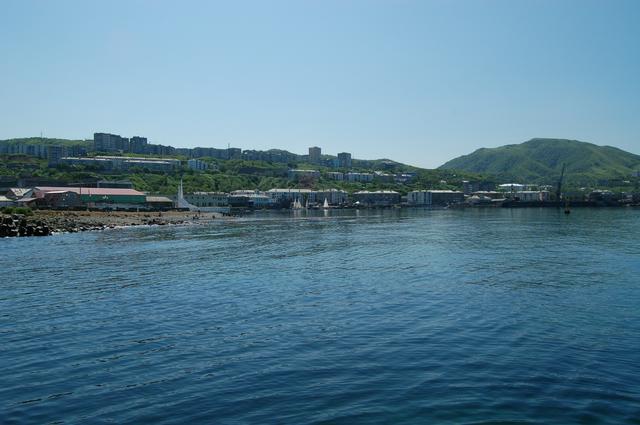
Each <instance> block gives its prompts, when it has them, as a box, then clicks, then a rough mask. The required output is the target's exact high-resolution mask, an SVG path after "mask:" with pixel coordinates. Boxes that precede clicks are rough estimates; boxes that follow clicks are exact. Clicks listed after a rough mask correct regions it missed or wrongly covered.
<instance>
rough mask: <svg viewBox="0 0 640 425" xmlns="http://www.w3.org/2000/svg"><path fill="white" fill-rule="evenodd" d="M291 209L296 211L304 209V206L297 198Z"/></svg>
mask: <svg viewBox="0 0 640 425" xmlns="http://www.w3.org/2000/svg"><path fill="white" fill-rule="evenodd" d="M291 209H294V210H301V209H302V204H301V203H300V200H298V198H296V200H295V201H293V205H291Z"/></svg>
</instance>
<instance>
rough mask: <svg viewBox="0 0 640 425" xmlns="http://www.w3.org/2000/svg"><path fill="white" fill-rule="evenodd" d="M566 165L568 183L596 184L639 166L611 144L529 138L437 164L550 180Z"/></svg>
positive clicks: (626, 176) (638, 157)
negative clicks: (514, 143)
mask: <svg viewBox="0 0 640 425" xmlns="http://www.w3.org/2000/svg"><path fill="white" fill-rule="evenodd" d="M562 164H566V178H567V182H568V183H572V184H575V185H591V186H593V185H597V182H598V181H602V180H615V179H629V178H630V177H631V173H632V172H633V171H635V170H638V169H640V155H635V154H632V153H629V152H625V151H623V150H621V149H618V148H614V147H611V146H598V145H594V144H592V143H585V142H580V141H577V140H565V139H531V140H529V141H527V142H525V143H521V144H518V145H506V146H501V147H498V148H481V149H478V150H476V151H475V152H473V153H471V154H469V155H464V156H461V157H458V158H455V159H452V160H451V161H449V162H447V163H445V164H444V165H442V166H440V167H439V169H441V170H445V169H454V170H460V171H466V172H473V173H483V174H491V175H494V176H496V177H497V178H499V179H502V180H519V181H525V182H533V183H552V182H553V181H554V180H555V179H557V178H558V176H559V175H560V172H561V169H562Z"/></svg>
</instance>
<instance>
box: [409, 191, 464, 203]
mask: <svg viewBox="0 0 640 425" xmlns="http://www.w3.org/2000/svg"><path fill="white" fill-rule="evenodd" d="M462 202H464V193H463V192H458V191H454V190H415V191H411V192H409V193H407V204H409V205H424V206H432V205H434V206H436V205H439V206H443V205H450V204H458V203H462Z"/></svg>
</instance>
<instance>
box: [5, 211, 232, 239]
mask: <svg viewBox="0 0 640 425" xmlns="http://www.w3.org/2000/svg"><path fill="white" fill-rule="evenodd" d="M215 218H220V215H219V214H216V215H212V214H200V215H198V214H194V213H193V212H188V211H167V212H162V213H159V212H119V211H118V212H102V211H38V210H36V211H34V212H33V215H21V214H10V215H8V214H0V237H20V236H49V235H52V234H55V233H74V232H84V231H92V230H93V231H95V230H105V229H110V228H115V227H127V226H152V225H159V226H163V225H170V224H194V223H200V222H202V221H208V220H211V219H215Z"/></svg>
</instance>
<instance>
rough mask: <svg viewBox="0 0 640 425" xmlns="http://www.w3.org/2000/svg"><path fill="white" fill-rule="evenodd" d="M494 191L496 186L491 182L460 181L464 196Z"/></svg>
mask: <svg viewBox="0 0 640 425" xmlns="http://www.w3.org/2000/svg"><path fill="white" fill-rule="evenodd" d="M495 189H496V185H495V183H493V182H487V181H469V180H463V181H462V191H463V192H464V194H465V195H470V194H472V193H474V192H492V191H494V190H495Z"/></svg>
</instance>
